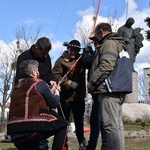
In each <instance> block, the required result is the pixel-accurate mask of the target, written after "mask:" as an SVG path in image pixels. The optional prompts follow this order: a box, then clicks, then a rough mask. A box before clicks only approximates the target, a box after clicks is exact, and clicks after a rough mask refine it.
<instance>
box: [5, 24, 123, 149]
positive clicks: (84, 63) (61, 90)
mask: <svg viewBox="0 0 150 150" xmlns="http://www.w3.org/2000/svg"><path fill="white" fill-rule="evenodd" d="M90 39H91V40H92V41H93V42H94V46H95V51H94V52H93V51H92V47H91V46H90V45H89V46H87V47H86V48H85V49H84V52H83V54H80V50H81V45H80V42H79V41H78V40H72V41H70V42H69V43H65V44H64V45H65V46H66V47H67V49H66V50H65V51H64V52H63V54H62V55H61V56H60V57H59V58H58V59H57V60H56V62H55V64H54V67H53V68H52V65H51V59H50V56H49V54H48V53H49V51H50V50H51V42H50V40H49V39H48V38H46V37H42V38H39V39H38V40H37V42H36V43H35V44H34V45H32V46H31V48H30V49H29V50H27V51H24V52H23V53H22V54H21V55H20V56H19V57H18V60H17V70H16V80H15V86H14V89H13V92H12V95H11V105H10V113H9V120H8V126H7V132H8V134H9V135H11V138H12V141H13V142H14V144H15V146H16V147H17V148H18V149H20V150H27V149H28V150H29V149H31V150H48V140H47V138H48V137H50V136H52V135H54V140H53V144H52V150H65V149H66V150H67V149H68V137H67V129H68V125H69V122H70V116H71V113H72V115H73V119H74V123H75V129H76V130H75V132H76V136H77V140H78V143H79V150H95V149H96V145H97V141H98V137H99V133H100V131H101V135H102V136H101V137H102V146H101V149H102V150H124V134H123V123H122V104H123V102H124V100H125V96H126V93H110V92H108V89H107V88H106V86H105V84H104V80H105V79H106V78H107V76H108V75H109V74H110V73H111V72H112V71H113V70H114V66H115V62H116V59H117V58H116V57H114V55H118V54H119V52H121V51H122V49H123V48H124V47H125V42H126V40H125V38H124V37H122V36H119V35H118V34H116V33H113V32H112V29H111V26H110V25H109V24H108V23H104V22H102V23H99V24H97V26H96V28H95V35H94V36H93V37H90ZM85 69H89V75H88V84H87V88H88V91H89V92H90V93H91V94H92V97H93V105H92V112H91V119H90V125H91V130H90V131H91V132H90V138H89V141H88V144H87V143H86V140H85V138H84V121H83V118H84V110H85V101H84V98H85V96H86V81H85ZM56 108H57V111H56Z"/></svg>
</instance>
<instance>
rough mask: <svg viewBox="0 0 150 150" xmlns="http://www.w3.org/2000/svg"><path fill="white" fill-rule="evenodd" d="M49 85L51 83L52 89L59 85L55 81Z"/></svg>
mask: <svg viewBox="0 0 150 150" xmlns="http://www.w3.org/2000/svg"><path fill="white" fill-rule="evenodd" d="M49 83H50V85H51V87H53V86H56V85H57V83H56V82H55V81H49Z"/></svg>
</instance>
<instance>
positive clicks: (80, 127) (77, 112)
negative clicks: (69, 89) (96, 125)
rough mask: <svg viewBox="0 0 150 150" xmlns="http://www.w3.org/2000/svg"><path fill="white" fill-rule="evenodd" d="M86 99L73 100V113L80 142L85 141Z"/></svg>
mask: <svg viewBox="0 0 150 150" xmlns="http://www.w3.org/2000/svg"><path fill="white" fill-rule="evenodd" d="M84 111H85V102H84V100H80V101H74V102H72V113H73V117H74V121H75V128H76V136H77V139H78V142H79V144H80V143H82V142H83V141H84V120H83V119H84Z"/></svg>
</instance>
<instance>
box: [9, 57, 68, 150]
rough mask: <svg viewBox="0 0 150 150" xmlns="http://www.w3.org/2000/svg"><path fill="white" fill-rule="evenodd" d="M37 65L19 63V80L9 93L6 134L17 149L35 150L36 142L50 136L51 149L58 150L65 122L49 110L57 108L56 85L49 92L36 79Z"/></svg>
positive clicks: (37, 76) (29, 61) (57, 93)
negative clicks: (51, 141) (20, 76)
mask: <svg viewBox="0 0 150 150" xmlns="http://www.w3.org/2000/svg"><path fill="white" fill-rule="evenodd" d="M38 65H39V64H38V62H37V61H34V60H26V61H23V62H22V63H21V64H20V68H19V69H20V75H22V76H23V78H21V79H19V81H18V82H17V84H16V85H15V87H14V89H13V91H12V94H11V104H10V112H9V120H8V125H7V133H8V134H9V135H11V138H12V141H13V142H14V145H15V146H16V147H17V148H18V150H38V149H39V145H40V141H41V140H43V139H46V138H48V137H50V136H52V135H54V141H53V145H52V150H61V149H62V148H63V145H64V141H65V138H66V132H67V122H66V120H65V119H64V118H62V117H61V116H59V115H58V114H57V113H55V112H54V111H52V109H55V108H57V107H58V105H59V101H60V97H59V92H60V86H58V85H57V86H53V90H50V89H49V86H48V84H47V83H46V82H44V81H43V80H41V79H39V71H38ZM45 150H48V149H46V148H45Z"/></svg>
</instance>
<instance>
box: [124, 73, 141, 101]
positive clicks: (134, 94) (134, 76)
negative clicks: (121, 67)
mask: <svg viewBox="0 0 150 150" xmlns="http://www.w3.org/2000/svg"><path fill="white" fill-rule="evenodd" d="M137 75H138V74H137V72H132V93H130V94H127V95H126V99H125V103H138V101H139V100H138V82H137Z"/></svg>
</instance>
